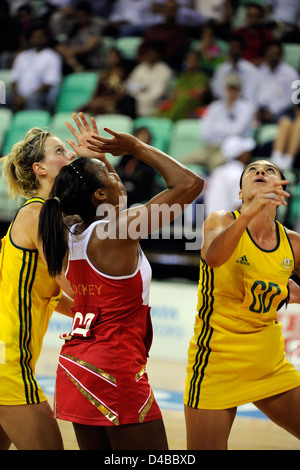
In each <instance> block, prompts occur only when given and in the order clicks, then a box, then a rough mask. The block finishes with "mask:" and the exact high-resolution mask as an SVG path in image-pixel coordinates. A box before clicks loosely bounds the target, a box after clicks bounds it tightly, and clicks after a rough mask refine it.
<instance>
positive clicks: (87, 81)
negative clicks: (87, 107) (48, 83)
mask: <svg viewBox="0 0 300 470" xmlns="http://www.w3.org/2000/svg"><path fill="white" fill-rule="evenodd" d="M98 78H99V74H98V73H97V72H81V73H71V74H70V75H67V76H66V77H65V78H64V79H63V81H62V83H61V85H60V89H59V94H58V98H57V103H56V108H55V112H56V113H57V112H62V111H71V112H73V111H76V110H77V109H78V108H80V107H81V106H83V105H84V104H85V103H86V102H88V101H89V99H90V98H91V96H92V95H93V93H94V91H95V89H96V86H97V83H98Z"/></svg>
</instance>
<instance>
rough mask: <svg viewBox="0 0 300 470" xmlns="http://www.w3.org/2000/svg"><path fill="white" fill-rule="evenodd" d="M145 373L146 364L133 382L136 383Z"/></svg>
mask: <svg viewBox="0 0 300 470" xmlns="http://www.w3.org/2000/svg"><path fill="white" fill-rule="evenodd" d="M145 372H146V364H145V365H144V366H143V367H142V368H141V370H140V371H139V372H137V373H136V374H135V381H136V382H137V381H138V380H139V379H140V378H141V377H142V376H143V375H144V374H145Z"/></svg>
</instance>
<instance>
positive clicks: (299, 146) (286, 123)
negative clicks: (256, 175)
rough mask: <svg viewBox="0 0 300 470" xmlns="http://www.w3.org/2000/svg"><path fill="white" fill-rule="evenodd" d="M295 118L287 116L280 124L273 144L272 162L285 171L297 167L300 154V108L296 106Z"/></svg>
mask: <svg viewBox="0 0 300 470" xmlns="http://www.w3.org/2000/svg"><path fill="white" fill-rule="evenodd" d="M294 113H295V114H294V118H293V119H291V118H289V117H287V116H284V117H283V118H281V119H280V120H279V122H278V133H277V137H276V139H275V142H274V144H273V151H272V154H271V160H272V161H273V163H275V164H276V165H278V166H279V168H282V169H283V170H285V169H289V168H291V167H293V166H297V162H296V161H295V160H296V158H297V156H298V155H299V152H300V106H299V104H298V105H296V106H294Z"/></svg>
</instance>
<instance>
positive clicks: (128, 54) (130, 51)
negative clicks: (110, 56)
mask: <svg viewBox="0 0 300 470" xmlns="http://www.w3.org/2000/svg"><path fill="white" fill-rule="evenodd" d="M141 42H142V38H140V37H138V36H127V37H120V38H117V39H116V40H115V43H114V47H116V48H117V49H118V50H119V51H120V52H121V54H122V56H123V57H124V58H125V59H131V60H135V59H136V58H137V52H138V49H139V46H140V44H141Z"/></svg>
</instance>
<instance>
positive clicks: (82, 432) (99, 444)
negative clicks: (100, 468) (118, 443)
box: [73, 423, 112, 450]
mask: <svg viewBox="0 0 300 470" xmlns="http://www.w3.org/2000/svg"><path fill="white" fill-rule="evenodd" d="M73 428H74V431H75V435H76V439H77V443H78V446H79V449H80V450H112V448H111V445H110V442H109V439H108V437H107V434H106V430H105V427H104V426H87V425H85V424H80V423H73Z"/></svg>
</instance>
